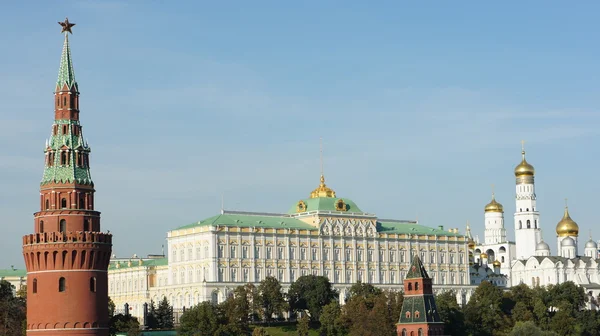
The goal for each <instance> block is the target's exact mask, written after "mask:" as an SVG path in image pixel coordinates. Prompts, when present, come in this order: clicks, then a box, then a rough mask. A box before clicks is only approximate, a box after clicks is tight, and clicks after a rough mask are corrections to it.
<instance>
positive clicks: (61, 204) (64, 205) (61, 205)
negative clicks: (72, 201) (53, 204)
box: [60, 197, 67, 209]
mask: <svg viewBox="0 0 600 336" xmlns="http://www.w3.org/2000/svg"><path fill="white" fill-rule="evenodd" d="M60 207H61V209H66V208H67V199H66V198H64V197H63V199H61V200H60Z"/></svg>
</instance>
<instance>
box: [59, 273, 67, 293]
mask: <svg viewBox="0 0 600 336" xmlns="http://www.w3.org/2000/svg"><path fill="white" fill-rule="evenodd" d="M66 289H67V280H66V279H65V278H63V277H61V278H60V279H58V291H59V292H64V291H65V290H66Z"/></svg>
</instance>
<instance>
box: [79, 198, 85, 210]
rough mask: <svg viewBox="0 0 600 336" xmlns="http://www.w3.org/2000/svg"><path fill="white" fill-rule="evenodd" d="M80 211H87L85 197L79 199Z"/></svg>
mask: <svg viewBox="0 0 600 336" xmlns="http://www.w3.org/2000/svg"><path fill="white" fill-rule="evenodd" d="M79 209H85V197H83V196H81V197H79Z"/></svg>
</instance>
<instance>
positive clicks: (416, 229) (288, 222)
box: [175, 211, 462, 237]
mask: <svg viewBox="0 0 600 336" xmlns="http://www.w3.org/2000/svg"><path fill="white" fill-rule="evenodd" d="M217 225H224V226H231V227H261V228H277V229H297V230H317V228H316V227H315V226H312V225H310V224H307V223H305V222H303V221H301V220H299V219H297V218H295V217H290V216H289V215H286V214H265V213H252V212H228V211H223V213H221V214H219V215H216V216H213V217H210V218H207V219H204V220H201V221H199V222H196V223H192V224H188V225H184V226H181V227H178V228H177V229H175V230H184V229H192V228H196V227H203V226H217ZM377 232H379V233H387V234H417V235H437V236H449V237H455V236H462V235H461V234H459V233H454V232H449V231H445V230H442V229H439V228H438V229H435V228H432V227H428V226H424V225H421V224H418V223H416V222H412V221H399V220H392V219H382V220H380V221H377Z"/></svg>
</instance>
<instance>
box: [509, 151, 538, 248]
mask: <svg viewBox="0 0 600 336" xmlns="http://www.w3.org/2000/svg"><path fill="white" fill-rule="evenodd" d="M521 144H522V145H523V148H522V151H521V155H522V156H523V159H522V161H521V163H519V165H518V166H516V167H515V177H516V209H515V243H516V245H517V255H516V257H517V259H526V258H529V257H530V256H533V255H535V249H536V246H537V244H538V243H540V242H541V241H542V231H541V229H540V213H539V211H538V209H537V206H536V196H535V183H534V175H535V169H534V168H533V166H532V165H530V164H529V163H527V161H526V160H525V146H524V142H523V141H522V142H521Z"/></svg>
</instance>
